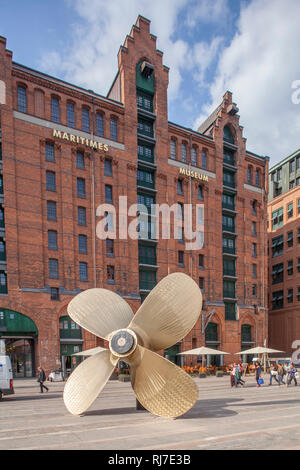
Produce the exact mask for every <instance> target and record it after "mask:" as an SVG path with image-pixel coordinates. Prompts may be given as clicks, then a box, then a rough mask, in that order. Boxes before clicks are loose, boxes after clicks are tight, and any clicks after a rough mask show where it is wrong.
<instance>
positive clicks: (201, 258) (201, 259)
mask: <svg viewBox="0 0 300 470" xmlns="http://www.w3.org/2000/svg"><path fill="white" fill-rule="evenodd" d="M199 268H200V269H204V255H199Z"/></svg>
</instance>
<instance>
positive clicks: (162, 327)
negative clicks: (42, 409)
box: [64, 273, 202, 418]
mask: <svg viewBox="0 0 300 470" xmlns="http://www.w3.org/2000/svg"><path fill="white" fill-rule="evenodd" d="M201 308H202V295H201V291H200V289H199V287H198V286H197V284H196V283H195V282H194V281H193V279H191V278H190V277H189V276H187V275H186V274H184V273H173V274H170V275H168V276H166V277H165V278H164V279H162V280H161V281H160V282H159V283H158V284H157V286H156V287H155V288H154V289H153V290H152V291H151V292H150V294H149V295H148V296H147V298H146V299H145V301H144V302H143V304H142V305H141V307H140V308H139V310H138V311H137V313H136V314H135V315H133V312H132V310H131V308H130V306H129V305H128V304H127V302H126V301H125V300H124V299H122V298H121V297H120V296H119V295H118V294H116V293H114V292H112V291H109V290H106V289H98V288H95V289H88V290H86V291H83V292H81V293H80V294H78V295H77V296H76V297H74V299H73V300H71V302H70V303H69V305H68V313H69V315H70V317H71V318H72V320H74V321H75V322H76V323H78V324H79V325H80V326H81V327H82V328H85V329H86V330H88V331H90V332H91V333H93V334H94V335H96V336H99V337H100V338H103V339H105V340H107V341H109V349H107V350H106V351H101V352H99V353H97V354H95V355H93V356H91V357H89V358H88V359H86V360H84V361H83V362H82V363H81V364H80V365H79V366H78V367H77V368H76V369H75V370H74V371H73V373H72V374H71V375H70V377H69V379H68V380H67V382H66V385H65V389H64V402H65V405H66V407H67V409H68V410H69V411H70V412H71V413H72V414H75V415H78V414H82V413H84V412H85V411H86V410H87V409H88V408H89V407H90V406H91V404H92V403H93V401H94V400H95V399H96V398H97V396H98V395H99V393H100V392H101V390H102V389H103V387H104V386H105V384H106V383H107V381H108V380H109V378H110V376H111V374H112V372H113V371H114V368H115V366H116V365H117V363H118V361H119V359H122V360H123V361H125V362H126V363H128V364H129V365H130V375H131V385H132V388H133V390H134V393H135V395H136V397H137V399H138V401H139V402H140V403H141V404H142V405H143V407H144V408H146V409H147V410H148V411H150V412H151V413H153V414H155V415H158V416H163V417H173V418H175V417H177V416H180V415H182V414H183V413H185V412H187V411H188V410H189V409H190V408H191V407H192V406H193V405H194V404H195V402H196V401H197V399H198V389H197V386H196V384H195V382H194V381H193V379H192V378H191V377H189V376H188V375H187V374H186V373H185V372H184V371H183V370H182V369H180V368H179V367H178V366H176V365H175V364H173V363H172V362H170V361H168V360H167V359H165V358H163V357H162V356H160V355H159V354H157V353H156V352H155V351H161V350H163V349H166V348H169V347H170V346H172V345H173V344H175V343H177V342H178V341H180V340H181V339H182V338H183V337H184V336H186V335H187V333H189V331H190V330H191V329H192V327H193V326H194V325H195V323H196V321H197V319H198V317H199V315H200V312H201Z"/></svg>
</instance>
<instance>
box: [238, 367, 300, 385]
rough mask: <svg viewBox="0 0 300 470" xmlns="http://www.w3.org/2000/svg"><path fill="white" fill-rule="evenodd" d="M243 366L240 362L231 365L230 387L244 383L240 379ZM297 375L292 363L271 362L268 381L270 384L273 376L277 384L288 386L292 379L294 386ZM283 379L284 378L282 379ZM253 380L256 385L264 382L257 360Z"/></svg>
mask: <svg viewBox="0 0 300 470" xmlns="http://www.w3.org/2000/svg"><path fill="white" fill-rule="evenodd" d="M244 370H245V369H244V367H243V365H242V364H238V363H234V364H232V365H231V372H230V384H231V387H238V386H239V385H241V386H242V387H243V386H244V385H245V381H244V380H243V379H242V376H243V372H244ZM297 377H298V372H297V369H296V367H295V365H294V364H293V363H291V364H290V365H289V363H288V362H286V363H285V365H283V364H281V363H279V364H275V365H274V364H271V366H270V383H269V385H272V381H273V378H274V379H275V380H276V382H277V383H278V385H282V384H284V385H287V386H289V385H290V384H291V383H292V381H293V382H294V384H295V386H297ZM284 379H285V380H284ZM255 380H256V386H257V387H261V385H262V384H263V383H264V381H263V378H262V368H261V365H260V363H259V362H256V363H255Z"/></svg>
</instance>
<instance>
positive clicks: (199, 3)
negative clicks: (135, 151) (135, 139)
mask: <svg viewBox="0 0 300 470" xmlns="http://www.w3.org/2000/svg"><path fill="white" fill-rule="evenodd" d="M0 12H1V15H0V35H2V36H5V37H6V38H7V47H8V48H9V49H11V50H12V51H13V60H14V61H16V62H19V63H21V64H24V65H27V66H29V67H32V68H34V69H37V70H40V71H43V72H45V73H49V74H51V75H53V76H55V77H58V78H62V79H64V80H67V81H69V82H71V83H74V84H76V85H80V86H83V87H85V88H87V89H93V90H94V91H95V92H97V93H100V94H102V95H106V93H107V91H108V89H109V87H110V84H111V82H112V80H113V78H114V76H115V73H116V71H117V53H118V49H119V46H120V45H121V44H122V43H123V42H124V39H125V36H126V34H128V33H129V31H130V29H131V26H132V24H134V23H135V21H136V18H137V16H138V14H141V15H143V16H145V17H146V18H148V19H150V20H151V32H152V33H153V34H155V35H156V36H157V47H158V48H159V49H160V50H162V51H163V52H164V63H165V64H166V65H168V66H169V67H170V83H169V92H168V94H169V120H170V121H173V122H176V123H178V124H181V125H183V126H186V127H191V128H194V129H197V127H198V126H199V125H200V124H201V122H203V120H204V119H205V118H206V117H207V116H208V114H209V113H210V112H211V111H212V110H213V109H214V108H215V107H216V106H217V105H218V104H219V103H220V100H221V98H222V96H223V94H224V93H225V91H226V90H227V89H229V90H230V91H232V92H233V99H234V101H235V102H236V103H237V105H238V107H239V109H240V115H241V125H243V126H244V135H245V137H247V147H248V149H249V150H251V151H253V152H256V153H259V154H262V155H269V156H270V158H271V165H272V164H275V163H276V162H277V161H279V160H280V159H282V158H284V157H286V156H287V155H289V154H290V153H292V152H294V151H295V150H296V149H298V148H299V147H300V137H299V136H300V104H298V105H297V104H294V103H293V102H292V100H291V96H292V88H291V87H292V83H293V82H295V81H296V80H300V60H299V44H300V28H299V18H300V2H299V1H295V0H244V1H239V0H214V1H212V0H163V1H161V0H152V2H149V1H148V0H147V1H146V0H123V1H121V0H113V1H110V2H107V0H0Z"/></svg>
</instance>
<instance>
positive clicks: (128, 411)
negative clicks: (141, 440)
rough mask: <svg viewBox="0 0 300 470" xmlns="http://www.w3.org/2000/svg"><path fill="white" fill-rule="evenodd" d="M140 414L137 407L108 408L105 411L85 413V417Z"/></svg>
mask: <svg viewBox="0 0 300 470" xmlns="http://www.w3.org/2000/svg"><path fill="white" fill-rule="evenodd" d="M132 413H140V411H137V410H136V409H135V407H131V408H107V409H105V410H92V411H87V412H86V413H84V416H96V415H97V416H105V415H120V414H122V415H123V414H132Z"/></svg>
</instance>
